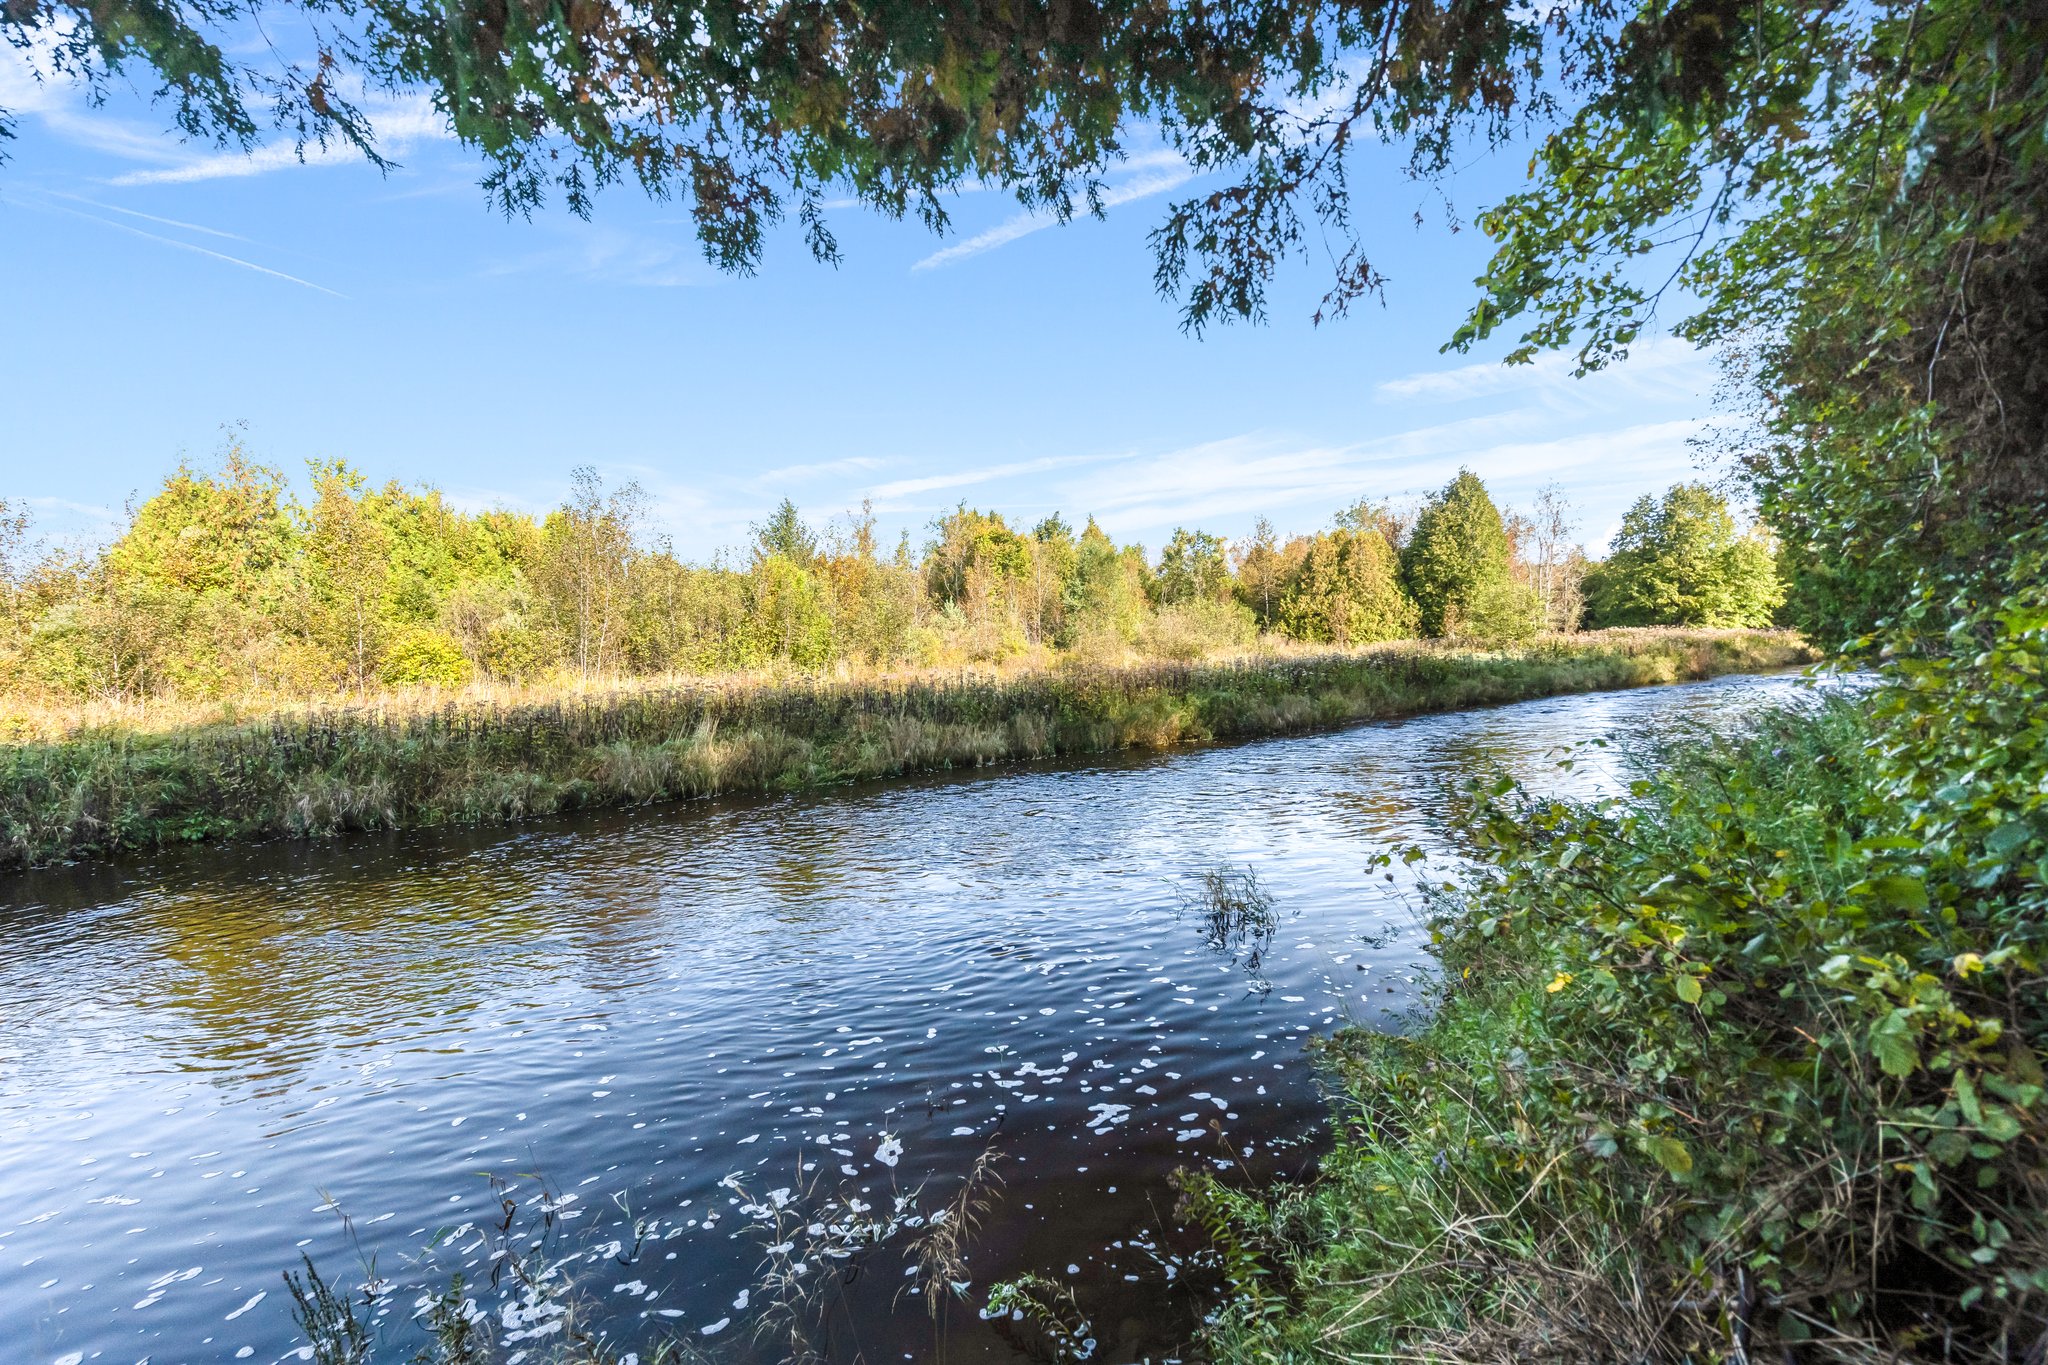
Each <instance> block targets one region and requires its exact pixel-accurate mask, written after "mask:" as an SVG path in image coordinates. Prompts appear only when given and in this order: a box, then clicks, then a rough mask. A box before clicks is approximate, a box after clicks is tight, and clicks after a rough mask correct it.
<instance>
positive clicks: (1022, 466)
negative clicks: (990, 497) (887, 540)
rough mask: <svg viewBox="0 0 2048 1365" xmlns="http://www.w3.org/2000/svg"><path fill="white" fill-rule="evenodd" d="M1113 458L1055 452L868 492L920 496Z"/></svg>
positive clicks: (878, 496) (884, 497) (882, 496)
mask: <svg viewBox="0 0 2048 1365" xmlns="http://www.w3.org/2000/svg"><path fill="white" fill-rule="evenodd" d="M1107 458H1112V457H1108V456H1102V455H1055V456H1051V457H1049V458H1046V459H1042V460H1020V461H1018V462H1016V463H1014V464H999V465H990V466H988V467H986V468H983V469H966V470H961V471H959V472H957V473H953V474H934V475H931V476H930V477H927V478H918V479H897V480H896V481H895V482H893V483H885V484H879V485H877V486H875V487H874V488H871V489H869V490H868V496H869V497H872V498H874V499H875V500H876V501H878V502H887V501H893V500H895V499H898V498H908V497H916V496H917V495H919V494H921V493H936V492H938V491H939V490H941V489H947V488H971V487H973V486H974V485H976V484H983V483H994V482H995V481H997V480H998V479H1010V478H1015V477H1016V476H1017V475H1019V474H1042V473H1044V472H1046V471H1047V470H1051V469H1065V468H1068V467H1070V466H1073V465H1080V464H1095V463H1098V462H1100V461H1101V460H1104V459H1107Z"/></svg>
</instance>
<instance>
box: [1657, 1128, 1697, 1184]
mask: <svg viewBox="0 0 2048 1365" xmlns="http://www.w3.org/2000/svg"><path fill="white" fill-rule="evenodd" d="M1649 1146H1650V1155H1651V1156H1653V1157H1655V1158H1657V1164H1658V1165H1659V1166H1662V1167H1663V1168H1664V1169H1665V1170H1667V1171H1669V1172H1671V1174H1673V1175H1691V1174H1692V1152H1691V1151H1690V1150H1689V1149H1688V1148H1687V1147H1686V1145H1685V1144H1684V1143H1682V1142H1680V1141H1679V1140H1678V1139H1677V1138H1675V1137H1653V1138H1651V1139H1650V1144H1649Z"/></svg>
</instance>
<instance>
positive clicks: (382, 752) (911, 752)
mask: <svg viewBox="0 0 2048 1365" xmlns="http://www.w3.org/2000/svg"><path fill="white" fill-rule="evenodd" d="M1815 658H1817V655H1816V654H1815V653H1814V652H1813V651H1812V650H1810V649H1809V648H1808V647H1807V645H1806V644H1805V643H1804V642H1803V641H1802V640H1800V638H1799V637H1798V636H1796V635H1794V634H1791V633H1789V632H1783V631H1763V630H1680V629H1637V630H1628V629H1617V630H1609V631H1596V632H1586V633H1581V634H1575V635H1569V636H1567V635H1551V636H1543V637H1539V638H1537V639H1535V640H1533V641H1530V642H1528V643H1526V644H1522V645H1518V646H1514V647H1510V648H1505V649H1495V650H1481V649H1474V648H1469V647H1460V646H1455V645H1450V644H1445V643H1441V642H1429V641H1414V642H1399V643H1389V644H1381V645H1376V646H1371V647H1367V648H1363V649H1354V650H1324V651H1306V650H1302V651H1283V652H1277V653H1256V654H1241V655H1237V656H1231V657H1223V658H1217V659H1213V660H1209V661H1204V662H1193V663H1149V664H1137V665H1129V666H1122V667H1108V666H1086V665H1081V666H1073V665H1070V666H1067V667H1063V668H1058V669H1046V670H1034V671H1026V672H1015V673H1008V674H1005V673H1000V672H979V673H976V672H968V671H965V670H947V671H944V672H933V671H926V672H922V673H912V674H904V675H893V676H891V675H883V676H877V677H873V678H868V679H852V680H845V681H834V680H828V679H812V680H803V681H795V682H788V681H779V682H778V681H773V680H765V681H764V680H759V679H749V678H717V677H713V678H703V679H687V680H678V681H675V682H673V683H665V684H650V683H649V682H647V681H645V680H642V681H639V682H633V681H630V680H629V681H623V682H621V683H619V684H618V685H616V686H615V687H611V688H605V687H601V686H594V685H593V686H586V687H585V688H584V689H581V690H579V691H576V692H572V693H566V694H565V693H555V694H552V695H549V694H536V693H533V692H526V693H521V692H516V691H498V692H492V691H480V692H474V693H471V694H470V695H469V696H467V697H465V696H463V695H461V694H451V693H449V692H446V691H439V690H435V689H418V690H414V691H412V692H409V693H396V694H392V695H391V696H389V697H387V698H384V699H382V700H379V701H373V702H368V703H364V704H359V705H349V706H337V707H319V706H303V707H296V708H280V709H276V710H273V711H270V712H268V713H264V714H257V715H251V716H246V717H238V716H236V715H235V714H234V712H233V711H232V710H230V709H228V708H225V707H219V706H217V707H215V708H213V715H214V716H215V717H217V718H216V719H212V720H208V721H198V722H196V723H194V722H193V720H192V718H193V717H194V716H195V715H198V714H203V712H200V711H198V709H197V708H186V709H177V708H173V709H171V710H170V711H169V712H168V713H167V714H168V715H169V716H170V717H172V718H173V720H174V721H175V720H184V721H186V722H187V723H183V724H175V723H174V724H171V725H169V726H168V727H166V726H165V725H164V721H163V719H162V717H163V716H164V715H165V714H166V713H164V712H159V713H158V719H157V720H156V721H155V722H154V723H153V724H154V726H155V727H157V728H152V722H151V721H149V720H148V719H147V716H148V713H147V712H139V713H137V715H136V717H134V718H131V719H139V720H140V721H141V723H139V724H137V723H122V724H107V723H104V721H105V719H106V718H107V717H108V716H109V715H110V714H113V713H109V712H105V711H101V712H98V713H91V712H88V713H83V718H85V719H88V720H94V721H100V722H102V723H87V724H83V725H74V726H69V727H66V726H56V727H54V729H53V730H52V731H51V732H49V733H46V734H45V735H43V736H42V737H39V738H31V739H26V740H24V741H22V742H18V743H15V744H12V745H9V746H6V747H4V748H0V868H21V867H23V866H34V865H38V864H44V863H49V862H54V861H61V860H69V859H79V858H85V857H93V856H105V855H110V854H116V853H122V852H130V851H140V850H146V849H150V848H156V847H161V846H165V845H169V844H178V843H188V842H194V841H200V840H213V839H225V838H251V837H257V838H261V837H296V838H318V837H326V836H331V835H336V834H341V833H344V832H348V831H357V830H396V829H411V828H421V827H427V826H434V825H446V824H478V823H490V822H498V821H513V820H520V819H524V818H528V817H533V816H541V815H548V814H553V813H557V812H565V811H572V810H581V809H590V808H594V807H600V806H610V805H628V804H643V803H648V802H655V801H664V800H676V799H687V798H692V797H701V796H712V795H721V794H745V793H765V792H775V791H790V790H797V789H803V788H812V787H818V786H823V785H827V784H834V783H841V782H849V781H859V780H864V779H872V778H883V777H894V776H902V775H906V774H910V773H916V772H927V771H936V770H944V769H952V768H963V767H970V768H971V767H981V766H987V765H990V764H996V763H1003V762H1012V761H1022V760H1030V759H1042V758H1052V757H1060V756H1073V755H1085V754H1102V753H1109V752H1113V751H1117V750H1121V749H1133V748H1136V749H1165V748H1170V747H1174V746H1177V745H1183V744H1190V743H1199V742H1204V741H1214V740H1229V739H1249V738H1256V737H1261V736H1267V735H1280V734H1289V733H1298V732H1303V731H1309V730H1317V729H1327V728H1331V727H1334V726H1339V725H1344V724H1351V723H1357V722H1361V721H1366V720H1373V719H1380V718H1385V717H1391V716H1399V715H1409V714H1420V713H1424V712H1430V711H1445V710H1455V709H1460V708H1464V707H1472V706H1484V705H1490V704H1495V703H1501V702H1508V701H1517V700H1523V699H1526V698H1532V697H1539V696H1547V695H1556V694H1561V693H1569V692H1584V691H1594V690H1603V689H1614V688H1624V687H1635V686H1644V685H1651V684H1657V683H1668V682H1677V681H1685V680H1692V679H1701V678H1708V677H1713V676H1717V675H1721V674H1728V673H1742V672H1759V671H1765V670H1770V669H1777V668H1785V667H1791V666H1795V665H1798V664H1803V663H1808V662H1812V661H1813V660H1814V659H1815Z"/></svg>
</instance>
